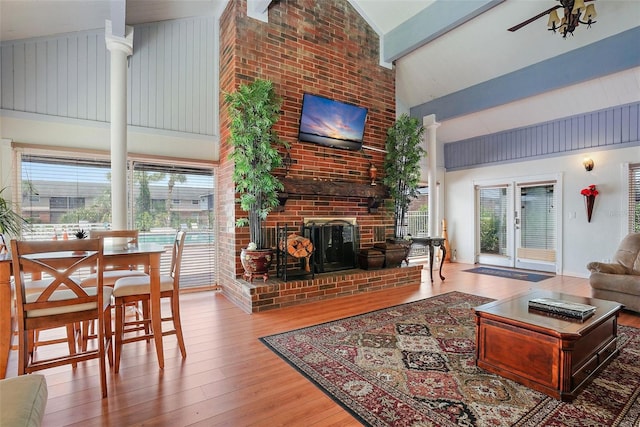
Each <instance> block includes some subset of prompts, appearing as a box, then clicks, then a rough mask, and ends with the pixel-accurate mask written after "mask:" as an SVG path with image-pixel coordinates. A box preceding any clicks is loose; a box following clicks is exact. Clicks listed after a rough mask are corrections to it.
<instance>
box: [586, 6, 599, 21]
mask: <svg viewBox="0 0 640 427" xmlns="http://www.w3.org/2000/svg"><path fill="white" fill-rule="evenodd" d="M596 16H598V14H597V13H596V5H595V4H590V5H588V6H587V10H585V12H584V20H585V21H588V20H590V19H593V18H595V17H596Z"/></svg>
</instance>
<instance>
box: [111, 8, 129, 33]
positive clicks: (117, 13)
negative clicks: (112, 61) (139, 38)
mask: <svg viewBox="0 0 640 427" xmlns="http://www.w3.org/2000/svg"><path fill="white" fill-rule="evenodd" d="M109 6H110V7H111V35H113V36H115V37H123V38H124V37H126V35H127V34H126V28H125V27H126V20H127V1H126V0H111V1H110V2H109Z"/></svg>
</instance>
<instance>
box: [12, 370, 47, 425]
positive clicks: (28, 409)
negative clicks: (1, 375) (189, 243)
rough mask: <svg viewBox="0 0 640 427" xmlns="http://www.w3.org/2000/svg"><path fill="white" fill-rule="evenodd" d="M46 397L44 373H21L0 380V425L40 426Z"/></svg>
mask: <svg viewBox="0 0 640 427" xmlns="http://www.w3.org/2000/svg"><path fill="white" fill-rule="evenodd" d="M47 397H48V391H47V382H46V380H45V378H44V375H40V374H30V375H21V376H18V377H13V378H7V379H4V380H0V426H2V427H38V426H40V425H41V424H42V418H43V417H44V410H45V408H46V406H47Z"/></svg>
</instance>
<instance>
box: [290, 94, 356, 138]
mask: <svg viewBox="0 0 640 427" xmlns="http://www.w3.org/2000/svg"><path fill="white" fill-rule="evenodd" d="M367 112H368V110H367V109H366V108H364V107H359V106H357V105H353V104H347V103H345V102H340V101H336V100H333V99H329V98H325V97H323V96H319V95H312V94H310V93H305V94H304V95H303V97H302V113H301V115H300V129H299V132H298V139H299V140H300V141H305V142H312V143H315V144H320V145H324V146H327V147H334V148H342V149H345V150H360V149H361V148H362V141H363V138H364V125H365V123H366V121H367Z"/></svg>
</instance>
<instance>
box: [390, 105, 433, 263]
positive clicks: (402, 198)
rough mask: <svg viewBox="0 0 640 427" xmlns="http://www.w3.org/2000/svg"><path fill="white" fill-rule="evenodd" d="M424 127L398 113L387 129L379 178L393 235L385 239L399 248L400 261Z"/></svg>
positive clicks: (407, 246) (407, 241) (405, 244)
mask: <svg viewBox="0 0 640 427" xmlns="http://www.w3.org/2000/svg"><path fill="white" fill-rule="evenodd" d="M423 134H424V127H423V126H422V125H421V124H420V122H419V121H418V119H416V118H412V117H409V115H408V114H402V115H401V116H400V117H399V118H398V119H397V120H396V121H395V123H394V124H393V126H391V127H390V128H389V129H388V131H387V140H386V143H385V150H386V155H385V158H384V172H385V175H384V177H383V178H382V182H383V184H384V185H386V186H387V187H388V189H389V195H390V196H391V200H392V203H393V217H394V228H393V239H391V240H390V241H387V243H386V245H387V251H386V253H388V252H389V251H388V247H389V246H396V247H397V246H400V247H401V248H402V251H401V252H402V257H401V259H400V261H399V262H398V265H400V264H401V263H402V261H403V260H404V261H406V262H407V263H408V260H407V256H408V255H409V251H410V249H411V239H410V236H408V235H405V227H404V218H405V216H406V214H407V211H408V210H409V204H410V203H411V200H413V199H415V198H416V197H417V196H418V184H419V183H420V160H421V159H422V157H423V156H424V154H425V151H424V150H423V149H422V147H421V146H420V144H421V143H422V136H423Z"/></svg>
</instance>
